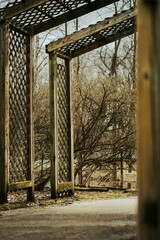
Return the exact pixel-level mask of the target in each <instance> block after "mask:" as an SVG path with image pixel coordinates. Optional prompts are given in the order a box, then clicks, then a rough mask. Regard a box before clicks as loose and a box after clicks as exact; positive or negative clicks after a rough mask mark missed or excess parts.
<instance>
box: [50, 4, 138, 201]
mask: <svg viewBox="0 0 160 240" xmlns="http://www.w3.org/2000/svg"><path fill="white" fill-rule="evenodd" d="M135 17H136V10H135V9H134V8H133V9H129V10H128V11H125V12H122V13H120V14H117V15H115V16H113V17H110V18H107V19H105V20H104V21H101V22H98V23H97V24H94V25H91V26H89V27H87V28H84V29H82V30H80V31H78V32H75V33H73V34H71V35H68V36H66V37H64V38H62V39H58V40H57V41H54V42H51V43H50V44H48V45H47V46H46V51H47V53H48V54H49V66H50V113H51V115H50V119H51V134H52V139H53V141H52V146H51V159H54V161H52V162H51V189H52V190H51V196H53V197H57V194H58V192H60V191H62V189H63V191H64V190H65V187H67V188H68V189H70V188H71V186H72V181H71V182H67V178H65V181H66V182H65V185H64V183H63V184H62V183H61V182H63V181H62V177H61V176H62V175H63V178H64V173H65V172H67V171H66V168H65V166H64V162H65V161H64V159H67V155H65V153H64V152H67V151H65V150H64V149H66V148H67V146H66V143H67V142H68V143H69V144H70V145H69V148H70V149H71V152H70V154H69V156H68V161H67V162H70V161H69V159H73V157H72V155H73V137H72V135H71V133H72V123H71V119H72V117H71V115H72V110H71V98H72V96H71V78H72V76H71V71H70V69H71V67H70V65H71V59H72V58H74V57H78V56H80V55H82V54H84V53H87V52H89V51H92V50H94V49H96V48H98V47H101V46H104V45H106V44H108V43H111V42H113V41H116V40H117V39H119V38H123V37H126V36H128V35H130V34H133V33H134V31H135ZM65 116H66V117H65ZM64 128H65V129H66V131H64V130H63V131H62V129H64ZM68 131H69V132H68ZM60 139H61V140H60ZM64 146H65V147H64ZM62 149H63V150H62ZM64 155H65V157H64V158H63V156H64ZM55 156H56V157H55ZM72 168H73V163H72V162H70V169H71V177H70V179H73V176H72V175H73V169H72ZM58 169H59V170H60V171H58ZM64 169H65V170H64ZM60 172H63V174H60Z"/></svg>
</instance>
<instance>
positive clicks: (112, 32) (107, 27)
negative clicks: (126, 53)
mask: <svg viewBox="0 0 160 240" xmlns="http://www.w3.org/2000/svg"><path fill="white" fill-rule="evenodd" d="M136 14H137V11H136V9H130V10H127V11H125V12H122V13H120V14H117V15H114V16H113V17H110V18H107V19H105V20H104V21H101V22H98V23H97V24H94V25H90V26H89V27H87V28H84V29H81V30H80V31H78V32H74V33H72V34H71V35H68V36H66V37H64V38H61V39H58V40H57V41H54V42H51V43H50V44H48V45H47V47H46V51H47V52H48V53H49V52H52V51H55V50H58V51H60V52H62V53H64V54H68V55H70V56H71V57H75V56H78V55H81V54H83V53H86V52H87V51H91V50H93V49H95V48H97V47H100V46H103V45H105V44H107V43H110V42H112V41H114V40H116V39H117V38H120V37H125V36H127V35H129V34H131V33H133V32H134V29H135V16H136Z"/></svg>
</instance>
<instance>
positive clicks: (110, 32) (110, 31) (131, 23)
mask: <svg viewBox="0 0 160 240" xmlns="http://www.w3.org/2000/svg"><path fill="white" fill-rule="evenodd" d="M134 27H135V19H134V18H132V19H129V20H124V21H123V22H120V23H118V24H115V25H114V26H111V27H107V28H106V29H104V30H102V31H100V32H98V35H99V39H101V40H104V39H106V40H107V39H108V37H109V36H114V35H115V34H117V33H118V34H121V33H122V32H124V31H127V30H129V29H133V31H134ZM99 39H97V38H96V37H95V36H94V35H90V36H87V37H85V38H82V39H80V40H78V41H75V42H73V43H71V44H68V45H66V46H64V47H61V48H59V49H58V50H59V51H60V52H62V53H65V54H69V53H70V52H71V51H73V52H74V51H75V50H80V49H83V48H84V47H87V46H89V45H91V44H93V43H96V42H97V41H99Z"/></svg>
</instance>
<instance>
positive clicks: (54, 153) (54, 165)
mask: <svg viewBox="0 0 160 240" xmlns="http://www.w3.org/2000/svg"><path fill="white" fill-rule="evenodd" d="M49 74H50V77H49V102H50V128H51V144H50V159H51V198H53V199H55V198H57V184H58V150H57V142H58V139H57V53H56V52H52V53H50V54H49Z"/></svg>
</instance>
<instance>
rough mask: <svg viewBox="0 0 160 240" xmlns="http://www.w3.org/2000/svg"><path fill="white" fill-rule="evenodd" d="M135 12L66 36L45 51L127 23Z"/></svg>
mask: <svg viewBox="0 0 160 240" xmlns="http://www.w3.org/2000/svg"><path fill="white" fill-rule="evenodd" d="M136 12H137V11H136V10H135V9H131V10H128V11H126V12H124V13H121V14H117V15H115V16H113V17H111V18H107V19H105V20H104V21H101V22H98V23H97V24H94V25H90V26H89V27H87V28H84V29H82V30H80V31H78V32H74V33H73V34H71V35H68V36H66V37H64V38H61V39H58V40H57V41H53V42H51V43H50V44H48V45H47V47H46V51H47V52H48V53H49V52H51V51H54V50H57V49H60V48H62V47H64V46H67V45H69V44H71V43H74V42H76V41H78V40H80V39H83V38H85V37H87V36H91V35H95V34H96V33H98V32H100V31H102V30H104V29H106V28H109V27H112V26H114V25H116V24H117V23H121V22H122V21H124V20H126V21H127V20H129V19H131V18H133V17H135V16H136Z"/></svg>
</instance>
